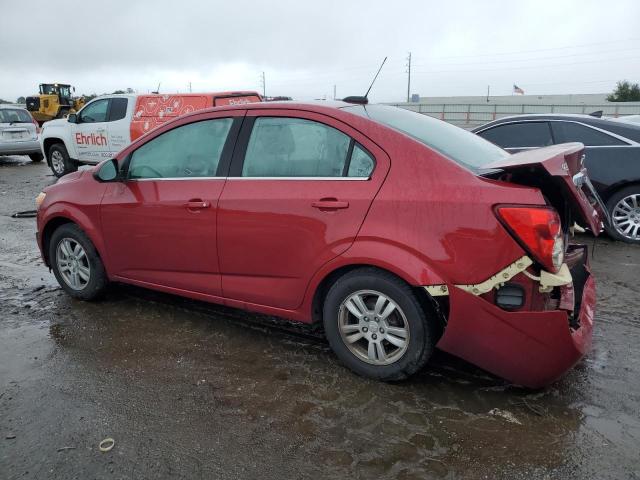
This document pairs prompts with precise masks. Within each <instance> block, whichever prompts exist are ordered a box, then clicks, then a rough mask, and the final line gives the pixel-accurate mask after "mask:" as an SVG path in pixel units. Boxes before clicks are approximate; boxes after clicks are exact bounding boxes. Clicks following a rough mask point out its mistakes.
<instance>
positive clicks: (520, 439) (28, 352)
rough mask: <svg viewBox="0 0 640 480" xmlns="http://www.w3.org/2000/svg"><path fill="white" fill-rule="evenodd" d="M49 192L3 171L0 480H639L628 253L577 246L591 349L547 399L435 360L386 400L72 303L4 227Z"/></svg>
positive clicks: (639, 369) (173, 319)
mask: <svg viewBox="0 0 640 480" xmlns="http://www.w3.org/2000/svg"><path fill="white" fill-rule="evenodd" d="M54 181H55V178H54V177H52V176H51V175H50V171H49V170H48V168H47V167H46V165H44V164H33V163H31V162H29V161H28V159H27V158H26V157H0V479H7V480H9V479H18V478H20V479H23V478H30V479H43V478H46V479H94V478H95V479H146V478H171V479H178V478H180V479H182V478H184V479H200V478H202V479H209V478H216V479H226V478H233V479H236V478H251V479H253V478H255V479H272V478H273V479H284V478H314V479H315V478H376V479H378V478H380V479H392V478H393V479H431V478H446V479H452V478H471V479H476V478H477V479H485V478H486V479H494V478H517V479H519V478H522V479H537V478H540V479H547V478H549V479H554V478H559V479H560V478H562V479H565V478H580V479H637V478H640V348H639V345H640V247H637V246H630V245H625V244H622V243H617V242H613V241H611V240H609V239H607V238H599V239H598V240H597V241H596V240H594V239H593V238H591V237H588V236H585V237H583V238H582V239H581V240H583V241H585V242H587V243H589V244H591V245H592V246H595V247H596V248H595V255H594V257H593V259H592V267H593V270H594V271H595V275H596V279H597V282H598V301H599V304H598V307H597V313H596V325H595V334H594V335H595V336H594V348H593V351H592V352H591V353H590V354H589V356H588V357H586V358H585V359H584V360H583V361H582V362H580V364H578V365H577V366H576V367H575V368H574V369H573V370H572V371H571V372H569V373H568V374H567V375H566V376H565V377H564V378H563V379H561V380H560V381H558V382H557V383H555V384H554V385H552V386H550V387H548V388H546V389H544V390H541V391H535V392H532V391H527V390H525V389H521V388H518V387H515V386H511V385H509V384H506V383H505V382H503V381H502V380H500V379H497V378H495V377H492V376H490V375H488V374H486V373H484V372H482V371H480V370H478V369H476V368H474V367H472V366H470V365H468V364H465V363H464V362H462V361H459V360H457V359H455V358H453V357H451V356H447V355H445V354H443V353H438V354H436V356H435V357H434V358H433V359H432V361H431V362H430V364H429V365H428V366H427V368H426V369H425V370H424V371H423V372H421V373H420V374H418V375H416V376H415V377H413V378H412V379H410V380H408V381H405V382H401V383H396V384H384V383H378V382H375V381H370V380H366V379H362V378H359V377H357V376H355V375H354V374H352V373H350V372H349V371H348V370H346V369H345V368H343V367H342V366H341V365H340V364H339V363H338V362H337V360H336V358H335V357H334V356H333V355H332V353H331V351H330V350H329V348H328V346H327V344H326V343H325V342H324V341H323V339H322V337H321V336H319V335H318V334H317V332H314V331H313V330H311V329H310V328H308V327H299V326H292V325H291V324H289V323H288V322H285V321H280V320H278V319H273V318H268V317H262V316H258V315H251V314H246V313H243V312H240V311H238V310H233V309H229V308H224V307H219V306H214V305H207V304H204V303H201V302H194V301H188V300H183V299H180V298H177V297H173V296H170V295H164V294H158V293H153V292H148V291H145V290H142V289H138V288H131V287H126V286H114V287H112V288H111V289H110V291H109V293H108V294H107V296H106V298H105V299H104V300H102V301H100V302H97V303H85V302H81V301H76V300H73V299H71V298H69V297H68V296H66V295H65V294H64V293H63V292H62V291H61V289H60V288H59V287H58V286H57V284H56V282H55V279H54V277H53V275H52V274H51V273H50V272H49V271H48V270H47V269H46V268H45V267H44V265H43V264H42V262H41V260H40V257H39V253H38V250H37V246H36V243H35V238H34V234H35V221H34V219H33V218H11V217H10V215H11V214H12V213H14V212H16V211H22V210H31V209H32V208H33V199H34V197H35V196H36V195H37V194H38V192H39V191H40V190H41V188H43V187H44V186H46V185H49V184H51V183H53V182H54ZM531 361H532V362H534V361H535V358H532V359H531ZM107 437H111V438H113V439H114V440H115V446H114V447H113V449H112V450H110V451H109V452H101V451H100V450H99V448H98V445H99V443H100V441H101V440H103V439H105V438H107Z"/></svg>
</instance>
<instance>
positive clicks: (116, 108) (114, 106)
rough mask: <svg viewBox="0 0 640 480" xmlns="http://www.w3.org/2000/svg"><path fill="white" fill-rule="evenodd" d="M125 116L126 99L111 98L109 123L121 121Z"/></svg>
mask: <svg viewBox="0 0 640 480" xmlns="http://www.w3.org/2000/svg"><path fill="white" fill-rule="evenodd" d="M126 114H127V99H126V98H112V99H111V106H110V107H109V120H108V121H109V122H115V121H116V120H122V119H123V118H124V117H125V115H126Z"/></svg>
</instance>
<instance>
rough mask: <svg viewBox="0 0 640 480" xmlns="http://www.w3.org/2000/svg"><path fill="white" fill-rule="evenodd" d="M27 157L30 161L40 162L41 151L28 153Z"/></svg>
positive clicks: (41, 157)
mask: <svg viewBox="0 0 640 480" xmlns="http://www.w3.org/2000/svg"><path fill="white" fill-rule="evenodd" d="M29 158H30V159H31V161H32V162H41V161H42V159H43V158H44V157H43V156H42V154H41V153H30V154H29Z"/></svg>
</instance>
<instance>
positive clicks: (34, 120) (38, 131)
mask: <svg viewBox="0 0 640 480" xmlns="http://www.w3.org/2000/svg"><path fill="white" fill-rule="evenodd" d="M31 121H32V122H33V124H34V125H35V126H36V133H40V125H39V124H38V121H37V120H36V119H35V118H33V115H31Z"/></svg>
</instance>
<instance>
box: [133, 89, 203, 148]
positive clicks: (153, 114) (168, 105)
mask: <svg viewBox="0 0 640 480" xmlns="http://www.w3.org/2000/svg"><path fill="white" fill-rule="evenodd" d="M210 107H213V97H212V96H211V95H202V94H185V95H140V96H139V97H138V99H137V101H136V107H135V110H134V111H133V118H132V119H131V127H130V128H131V141H134V140H135V139H137V138H138V137H141V136H142V135H144V134H145V133H147V132H149V131H151V130H153V129H154V128H156V127H157V126H159V125H162V124H163V123H165V122H167V121H169V120H172V119H174V118H176V117H179V116H181V115H186V114H187V113H191V112H195V111H198V110H203V109H205V108H210Z"/></svg>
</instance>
